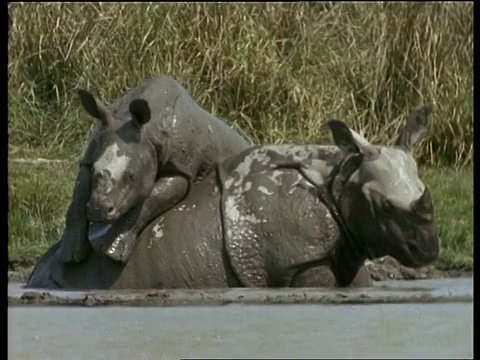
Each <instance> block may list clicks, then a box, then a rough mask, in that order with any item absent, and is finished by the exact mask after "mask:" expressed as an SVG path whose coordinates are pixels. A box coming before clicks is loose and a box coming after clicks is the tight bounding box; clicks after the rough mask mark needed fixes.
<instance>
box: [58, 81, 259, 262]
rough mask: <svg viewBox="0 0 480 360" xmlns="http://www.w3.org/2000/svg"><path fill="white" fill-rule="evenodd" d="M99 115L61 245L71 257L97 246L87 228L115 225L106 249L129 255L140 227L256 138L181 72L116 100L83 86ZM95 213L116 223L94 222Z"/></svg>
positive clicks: (122, 257)
mask: <svg viewBox="0 0 480 360" xmlns="http://www.w3.org/2000/svg"><path fill="white" fill-rule="evenodd" d="M79 95H80V100H81V103H82V105H83V107H84V108H85V110H86V111H87V112H88V114H90V115H91V116H93V117H94V118H96V119H98V120H99V124H98V126H97V128H96V129H95V131H94V133H93V135H92V137H91V139H90V141H89V142H88V145H87V148H86V151H85V154H84V157H83V159H82V160H81V162H80V169H79V173H78V175H77V179H76V184H75V188H74V192H73V196H72V201H71V204H70V206H69V209H68V211H67V216H66V228H65V231H64V234H63V236H62V240H61V245H60V258H61V259H62V261H64V262H67V263H68V262H80V261H81V260H83V259H84V258H85V257H86V256H87V255H88V253H89V252H90V251H91V246H90V243H89V241H88V238H87V231H88V230H89V229H90V231H93V232H95V231H98V229H108V231H107V233H106V235H105V236H104V237H105V238H106V239H105V242H104V244H105V246H104V247H103V248H102V251H103V252H105V254H107V255H108V256H110V257H111V258H113V259H114V260H116V261H121V262H125V261H126V260H127V259H128V257H129V255H130V252H131V251H132V249H133V247H134V244H135V242H136V238H137V235H138V233H139V232H140V230H141V229H143V227H144V226H145V225H146V224H147V223H148V222H149V221H150V220H153V219H154V218H155V216H157V215H159V214H160V213H162V212H163V211H165V210H167V209H169V208H170V207H172V206H173V205H175V204H176V203H178V202H179V201H180V200H182V198H183V197H184V196H185V195H186V194H187V193H188V189H189V187H190V185H191V183H192V182H193V181H198V180H199V179H201V178H202V177H203V176H205V175H206V174H208V173H209V172H210V171H211V170H212V169H213V167H214V165H215V164H216V162H217V161H219V160H220V159H222V158H223V157H227V156H229V155H232V154H235V153H237V152H239V151H240V150H243V149H246V148H248V147H249V146H251V144H250V143H249V142H248V141H247V140H246V139H245V138H244V137H243V136H241V135H240V134H239V133H237V132H236V131H235V130H234V129H233V128H231V127H230V126H228V125H227V124H226V123H224V122H223V121H221V120H219V119H217V118H216V117H215V116H213V115H212V114H210V113H208V112H207V111H205V110H204V109H202V108H201V107H200V106H199V105H197V104H196V103H195V102H194V100H193V99H192V98H191V97H190V95H189V94H188V93H187V91H186V90H185V89H184V88H183V87H182V86H181V85H180V84H179V83H178V82H177V81H175V80H174V79H172V78H171V77H168V76H158V77H156V78H153V79H151V80H149V81H146V82H145V83H143V84H141V85H140V86H137V87H136V88H133V89H131V90H129V91H128V92H126V93H125V94H124V95H123V96H121V97H120V98H119V99H118V100H117V101H116V102H115V103H113V104H112V105H111V106H110V107H106V106H105V105H104V104H102V103H101V102H100V101H99V100H98V99H96V98H95V97H94V96H93V95H92V94H91V93H89V92H87V91H85V90H80V91H79ZM89 220H90V221H92V222H96V223H111V224H113V225H112V226H111V227H110V228H109V227H107V226H103V225H102V226H101V227H99V226H96V225H95V224H93V225H91V226H90V227H89Z"/></svg>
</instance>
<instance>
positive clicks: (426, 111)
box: [395, 105, 432, 151]
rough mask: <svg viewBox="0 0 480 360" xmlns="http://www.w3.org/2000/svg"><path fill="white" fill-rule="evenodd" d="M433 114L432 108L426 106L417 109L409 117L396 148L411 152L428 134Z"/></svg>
mask: <svg viewBox="0 0 480 360" xmlns="http://www.w3.org/2000/svg"><path fill="white" fill-rule="evenodd" d="M431 113H432V106H430V105H426V106H422V107H421V108H419V109H416V110H414V111H412V112H411V113H410V115H408V118H407V122H406V124H405V127H404V128H403V130H402V131H401V133H400V136H399V137H398V139H397V141H396V142H395V146H398V147H400V148H402V149H404V150H406V151H410V150H411V149H412V146H413V145H414V144H415V143H416V142H417V141H418V140H420V139H421V138H422V137H423V136H424V135H425V133H426V132H427V125H428V116H429V115H430V114H431Z"/></svg>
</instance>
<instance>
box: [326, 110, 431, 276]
mask: <svg viewBox="0 0 480 360" xmlns="http://www.w3.org/2000/svg"><path fill="white" fill-rule="evenodd" d="M430 112H431V108H430V107H428V106H426V107H422V108H420V109H418V110H415V111H414V112H412V113H411V114H410V116H409V117H408V119H407V122H406V125H405V127H404V128H403V129H402V130H401V131H400V134H399V136H398V139H397V140H396V142H395V144H394V145H393V146H375V145H373V144H371V143H370V142H368V141H367V140H366V139H365V138H363V137H362V136H361V135H359V134H358V133H356V132H355V131H353V130H351V129H349V128H348V127H347V126H346V125H345V124H344V123H342V122H340V121H335V120H334V121H331V122H330V123H329V124H328V125H329V127H330V129H331V131H332V134H333V137H334V139H335V142H336V143H337V145H338V146H339V147H340V148H341V149H342V150H344V151H346V152H350V153H352V152H353V153H361V154H363V158H364V161H363V162H362V164H361V166H360V167H359V169H358V170H357V172H356V173H354V174H353V175H352V177H351V185H352V186H350V190H348V191H347V193H348V195H347V196H346V199H348V200H344V201H346V202H347V204H348V205H347V208H348V209H349V210H348V219H347V222H348V225H349V227H351V230H352V232H353V234H354V236H355V238H356V239H360V241H361V242H362V243H363V245H364V246H365V247H366V248H368V249H369V251H370V254H372V253H373V254H374V256H375V257H380V256H384V255H387V254H388V255H391V256H393V257H394V258H396V259H397V260H398V261H400V262H401V263H402V264H403V265H405V266H409V267H419V266H423V265H426V264H429V263H431V262H432V261H434V260H435V259H437V257H438V255H439V247H440V241H439V237H438V233H437V228H436V223H435V219H434V208H433V204H432V199H431V197H430V193H429V191H428V189H427V187H426V186H425V184H424V183H423V182H422V181H421V180H420V179H419V177H418V173H417V164H416V162H415V160H414V158H413V156H412V153H411V147H412V145H414V144H415V143H416V142H417V141H418V140H419V139H420V138H421V136H422V135H423V134H424V133H425V131H426V126H427V118H428V115H429V114H430Z"/></svg>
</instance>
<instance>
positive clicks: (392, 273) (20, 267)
mask: <svg viewBox="0 0 480 360" xmlns="http://www.w3.org/2000/svg"><path fill="white" fill-rule="evenodd" d="M365 265H366V267H367V269H368V271H369V272H370V276H371V278H372V279H373V280H375V281H385V280H423V279H440V278H456V277H461V276H473V271H462V270H439V269H436V268H435V267H434V266H425V267H422V268H418V269H411V268H407V267H405V266H402V265H401V264H399V263H398V261H396V260H395V259H393V258H391V257H389V256H386V257H384V258H380V259H376V260H373V261H366V263H365ZM34 266H35V265H34V264H32V263H31V262H26V261H23V262H22V261H16V262H11V261H9V262H8V282H20V283H24V282H26V280H27V278H28V277H29V276H30V274H31V272H32V271H33V268H34Z"/></svg>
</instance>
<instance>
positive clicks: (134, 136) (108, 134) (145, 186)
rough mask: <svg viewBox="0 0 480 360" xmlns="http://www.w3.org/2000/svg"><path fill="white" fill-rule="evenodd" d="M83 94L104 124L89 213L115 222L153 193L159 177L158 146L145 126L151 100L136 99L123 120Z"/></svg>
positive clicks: (87, 107) (94, 218)
mask: <svg viewBox="0 0 480 360" xmlns="http://www.w3.org/2000/svg"><path fill="white" fill-rule="evenodd" d="M79 95H80V100H81V102H82V105H83V107H84V108H85V110H86V111H87V112H88V114H90V115H91V116H93V117H94V118H96V119H98V120H99V121H100V125H101V126H100V127H99V129H98V132H97V134H96V137H95V139H94V140H95V141H96V147H95V154H94V156H93V157H94V161H93V166H92V193H91V197H90V201H89V202H88V216H89V218H90V220H91V221H99V222H112V221H115V220H117V219H118V218H119V217H121V216H122V215H123V214H125V213H126V212H127V211H128V210H129V209H130V208H132V207H133V206H135V205H136V204H138V203H139V202H140V201H141V200H143V199H145V198H146V197H148V196H149V195H150V192H151V191H152V188H153V185H154V182H155V179H156V176H157V170H158V165H157V164H158V162H157V158H156V156H157V155H156V149H155V147H154V146H153V144H152V142H151V141H150V140H149V139H150V136H149V135H150V134H148V130H149V129H146V127H145V124H147V123H148V122H149V121H150V117H151V114H150V107H149V105H148V103H147V101H145V100H143V99H134V100H133V101H132V102H131V103H130V105H129V112H130V115H131V119H129V120H128V121H121V120H120V119H117V118H115V116H114V114H113V113H112V112H111V111H110V110H109V109H108V108H107V107H106V106H105V105H104V104H102V103H101V102H100V101H99V100H98V99H96V98H95V97H94V96H93V95H92V94H90V93H89V92H87V91H84V90H80V91H79ZM163 135H165V136H166V134H163ZM167 142H168V141H165V143H167Z"/></svg>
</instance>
